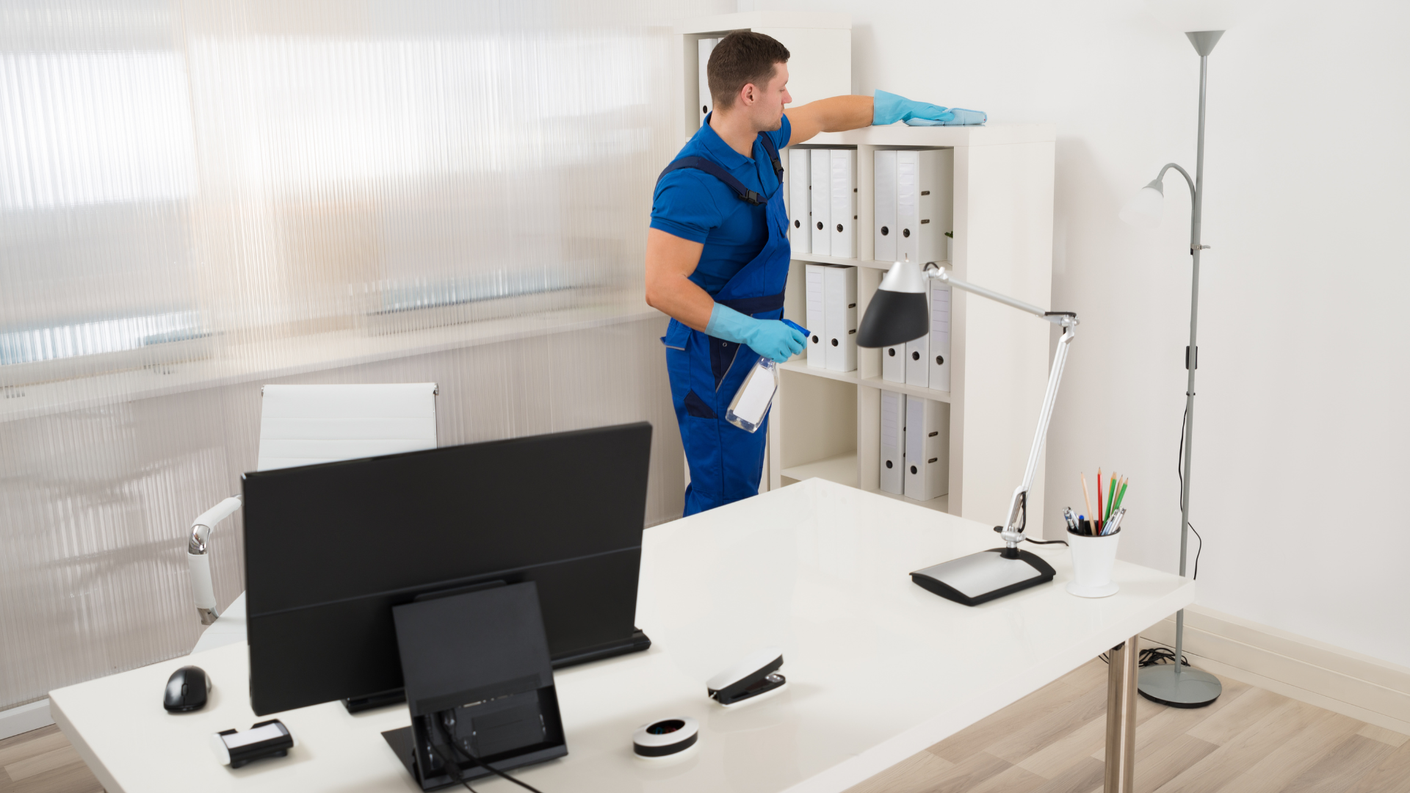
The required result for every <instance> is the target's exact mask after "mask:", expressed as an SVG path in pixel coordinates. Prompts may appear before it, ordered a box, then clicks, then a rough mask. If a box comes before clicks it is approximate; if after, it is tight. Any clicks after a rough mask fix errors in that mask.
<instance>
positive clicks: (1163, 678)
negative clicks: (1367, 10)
mask: <svg viewBox="0 0 1410 793" xmlns="http://www.w3.org/2000/svg"><path fill="white" fill-rule="evenodd" d="M1146 5H1147V7H1148V8H1149V9H1150V11H1151V13H1153V14H1154V15H1155V16H1156V17H1157V18H1158V19H1160V20H1161V21H1162V22H1164V23H1165V24H1166V25H1167V26H1169V27H1172V28H1174V29H1176V30H1179V31H1181V32H1182V33H1184V34H1185V36H1186V37H1187V38H1189V40H1190V43H1191V44H1192V45H1194V48H1195V52H1197V53H1199V133H1198V138H1197V144H1196V149H1195V152H1196V153H1195V178H1194V179H1191V178H1190V174H1189V173H1188V172H1187V171H1186V170H1185V169H1184V168H1181V167H1180V166H1179V165H1176V164H1175V163H1173V162H1172V163H1169V164H1167V165H1166V166H1165V167H1164V168H1161V169H1160V173H1159V174H1158V175H1157V176H1156V177H1155V179H1154V180H1152V181H1151V183H1150V184H1148V185H1146V186H1145V187H1143V188H1141V191H1140V192H1139V193H1137V194H1136V195H1135V197H1134V198H1132V199H1131V200H1130V201H1128V202H1127V203H1126V205H1125V206H1124V207H1122V209H1121V219H1122V220H1123V221H1125V222H1127V223H1130V224H1132V225H1136V226H1142V227H1145V228H1155V227H1156V226H1158V225H1159V224H1160V210H1161V205H1162V204H1163V203H1164V199H1165V188H1164V185H1163V180H1164V179H1165V174H1166V172H1167V171H1169V170H1170V169H1172V168H1174V169H1175V170H1176V171H1179V172H1180V175H1181V176H1183V177H1185V183H1186V184H1188V185H1189V187H1190V205H1191V206H1190V257H1191V261H1192V263H1193V269H1192V271H1191V281H1190V346H1188V347H1186V348H1185V369H1186V370H1187V371H1188V372H1189V382H1188V386H1187V387H1186V388H1185V427H1184V431H1185V449H1184V463H1185V471H1184V476H1183V478H1182V479H1181V483H1180V575H1182V576H1183V575H1184V574H1185V553H1186V548H1187V546H1188V538H1189V527H1190V470H1191V465H1192V460H1193V458H1194V443H1195V440H1194V438H1195V369H1196V368H1198V366H1199V347H1197V346H1196V345H1195V331H1196V330H1197V327H1198V319H1199V257H1200V251H1203V250H1207V249H1208V248H1209V246H1208V245H1204V244H1202V243H1201V242H1200V221H1201V215H1202V210H1203V207H1204V97H1205V78H1206V76H1207V74H1208V67H1209V53H1211V52H1213V51H1214V45H1216V44H1218V43H1219V39H1220V37H1222V36H1223V35H1224V32H1225V31H1226V30H1228V29H1229V26H1230V25H1232V24H1233V23H1234V22H1235V21H1236V19H1237V18H1238V17H1239V16H1240V15H1242V14H1244V13H1247V12H1248V10H1249V8H1250V6H1251V5H1252V4H1251V3H1247V2H1244V3H1239V2H1232V1H1230V0H1222V1H1221V2H1213V1H1212V0H1147V3H1146ZM1184 652H1185V610H1184V609H1181V610H1180V611H1178V612H1176V614H1175V663H1173V664H1159V665H1156V666H1147V667H1145V668H1143V669H1141V671H1140V673H1139V675H1138V682H1137V687H1136V690H1137V691H1139V692H1140V693H1141V696H1143V697H1145V698H1146V699H1149V700H1151V701H1153V702H1159V703H1161V704H1162V705H1169V706H1172V707H1176V708H1199V707H1204V706H1205V705H1208V704H1210V703H1212V702H1213V701H1214V700H1216V699H1218V698H1219V695H1220V693H1222V692H1223V686H1222V685H1221V684H1220V683H1219V678H1217V677H1215V676H1214V675H1211V674H1209V673H1208V672H1202V671H1200V670H1198V669H1193V668H1191V667H1189V666H1186V665H1185V664H1184V663H1183V662H1182V660H1181V659H1183V658H1184Z"/></svg>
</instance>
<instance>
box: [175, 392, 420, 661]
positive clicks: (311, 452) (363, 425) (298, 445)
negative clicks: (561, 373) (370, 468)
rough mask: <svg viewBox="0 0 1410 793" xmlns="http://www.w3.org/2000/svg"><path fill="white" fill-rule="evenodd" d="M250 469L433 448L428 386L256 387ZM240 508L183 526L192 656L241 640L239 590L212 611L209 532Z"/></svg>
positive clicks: (234, 504) (219, 509) (219, 510)
mask: <svg viewBox="0 0 1410 793" xmlns="http://www.w3.org/2000/svg"><path fill="white" fill-rule="evenodd" d="M260 393H261V394H262V395H263V396H262V399H261V404H260V429H259V462H258V464H257V466H256V469H255V470H257V471H270V470H273V469H276V468H290V467H293V466H296V465H313V464H315V463H328V462H334V461H336V460H353V459H357V458H359V457H375V456H377V455H383V454H397V453H399V452H413V451H420V450H422V449H434V448H436V394H437V393H438V391H437V388H436V384H435V383H393V384H387V385H267V386H265V387H264V388H262V389H260ZM239 508H240V496H231V497H230V498H227V499H225V500H224V501H222V502H220V503H219V504H217V505H215V506H214V507H212V508H210V509H208V510H206V511H205V512H203V513H201V515H200V517H198V518H196V520H195V521H194V522H193V523H192V524H191V539H190V541H189V542H188V543H187V546H186V560H187V561H188V562H189V563H190V566H191V590H192V593H193V594H194V596H195V601H196V612H197V614H199V615H200V617H201V624H202V625H207V626H209V627H208V628H206V630H205V632H204V633H202V634H201V638H200V639H199V640H198V641H197V642H196V646H195V648H194V649H193V650H192V651H191V652H193V653H197V652H203V651H205V650H210V649H213V648H216V647H220V646H222V645H226V644H235V643H237V642H242V641H244V640H245V593H243V592H241V593H240V596H239V597H237V598H235V601H234V602H233V603H231V604H230V607H229V608H227V609H226V610H225V613H224V614H221V613H219V612H217V611H216V604H215V588H214V586H213V585H212V583H211V567H210V556H209V555H208V554H207V550H208V547H209V546H208V545H207V543H208V541H209V539H210V533H211V529H212V528H214V527H215V525H216V524H217V523H220V522H221V521H222V520H225V519H226V518H227V517H229V516H230V515H231V514H232V513H233V512H235V510H237V509H239Z"/></svg>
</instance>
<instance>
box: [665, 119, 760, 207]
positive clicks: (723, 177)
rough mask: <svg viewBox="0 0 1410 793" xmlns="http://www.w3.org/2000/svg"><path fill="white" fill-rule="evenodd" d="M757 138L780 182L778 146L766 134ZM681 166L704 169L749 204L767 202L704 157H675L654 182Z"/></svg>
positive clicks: (758, 204) (757, 204)
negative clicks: (761, 143)
mask: <svg viewBox="0 0 1410 793" xmlns="http://www.w3.org/2000/svg"><path fill="white" fill-rule="evenodd" d="M759 139H760V140H761V141H762V142H763V144H764V151H765V152H767V153H768V155H769V162H771V163H772V164H773V167H774V178H775V179H778V180H779V181H780V182H782V181H783V163H781V162H779V158H778V147H777V146H775V145H774V140H773V138H770V137H769V136H768V135H765V134H763V133H759ZM682 168H694V169H695V170H697V171H704V172H705V173H708V174H710V175H711V176H713V177H715V178H716V179H719V180H720V181H721V182H724V184H725V186H726V187H728V188H729V189H731V190H733V191H734V192H735V195H738V196H739V198H740V200H742V201H744V202H745V203H747V204H749V205H750V206H760V205H762V204H764V203H767V199H765V198H764V197H763V196H761V195H759V194H758V193H756V192H754V191H753V190H750V189H749V188H747V187H745V186H744V183H743V182H741V181H739V180H738V179H736V178H735V177H734V175H733V174H731V173H730V172H729V171H726V170H725V169H724V166H722V165H720V164H719V163H717V162H715V161H714V160H711V159H708V158H706V157H681V158H679V159H677V160H676V161H675V162H673V163H671V164H670V165H667V166H666V170H664V171H662V172H661V175H660V176H658V177H656V183H657V184H658V185H659V184H660V183H661V179H662V178H664V177H665V176H666V174H668V173H670V172H671V171H679V170H681V169H682Z"/></svg>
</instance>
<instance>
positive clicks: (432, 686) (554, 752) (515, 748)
mask: <svg viewBox="0 0 1410 793" xmlns="http://www.w3.org/2000/svg"><path fill="white" fill-rule="evenodd" d="M392 616H393V619H394V620H395V622H396V629H397V649H398V651H399V652H400V654H401V666H402V678H403V680H404V681H405V684H406V702H407V707H408V708H409V709H410V710H411V726H410V727H403V728H402V729H400V730H391V731H388V732H384V733H382V737H383V738H384V739H386V741H387V743H388V744H389V745H390V746H391V747H392V749H393V751H395V752H396V753H397V756H398V757H399V758H400V759H401V761H402V763H403V764H404V765H405V766H406V767H407V770H408V771H409V772H410V773H411V774H412V776H414V777H416V781H417V782H418V783H420V785H421V789H422V790H439V789H440V788H444V787H449V786H451V785H459V784H460V783H461V781H462V780H464V781H467V782H468V781H474V780H476V779H479V778H481V777H484V776H488V775H490V774H491V773H493V772H491V771H490V770H489V769H488V768H486V767H485V766H486V765H490V766H493V767H494V768H496V769H498V770H500V771H507V770H509V769H512V768H519V767H521V766H526V765H530V764H533V763H539V762H543V761H545V760H551V759H553V758H555V757H562V756H563V755H566V754H567V753H568V745H567V743H566V741H565V740H564V736H563V722H562V719H561V717H560V716H559V712H558V697H557V693H556V691H555V688H554V684H553V665H552V662H551V660H550V658H549V654H548V638H547V634H546V633H545V632H544V628H543V616H542V614H541V613H540V611H539V598H538V589H537V587H536V586H535V585H534V583H533V582H532V581H528V582H524V583H522V584H514V585H511V586H503V585H497V586H493V587H492V588H489V589H478V590H476V591H469V592H466V591H458V592H452V593H446V594H444V595H442V596H431V597H430V599H426V600H421V601H417V602H413V603H407V604H405V605H401V606H396V607H394V608H393V609H392Z"/></svg>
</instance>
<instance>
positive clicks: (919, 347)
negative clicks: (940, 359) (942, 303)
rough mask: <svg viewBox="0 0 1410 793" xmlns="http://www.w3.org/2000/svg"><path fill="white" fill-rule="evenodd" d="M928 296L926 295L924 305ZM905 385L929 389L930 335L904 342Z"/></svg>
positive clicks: (928, 299)
mask: <svg viewBox="0 0 1410 793" xmlns="http://www.w3.org/2000/svg"><path fill="white" fill-rule="evenodd" d="M929 302H930V296H929V295H926V303H927V304H928V303H929ZM906 385H918V386H920V387H921V388H929V387H930V334H928V333H927V334H925V335H923V336H921V337H920V338H919V339H915V340H914V341H908V342H906Z"/></svg>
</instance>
